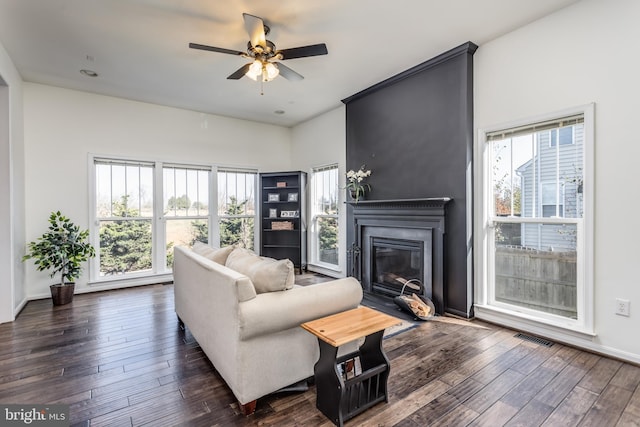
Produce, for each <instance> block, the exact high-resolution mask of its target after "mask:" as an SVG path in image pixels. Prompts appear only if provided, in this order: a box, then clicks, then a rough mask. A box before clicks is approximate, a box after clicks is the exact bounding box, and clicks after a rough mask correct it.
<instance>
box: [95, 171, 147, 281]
mask: <svg viewBox="0 0 640 427" xmlns="http://www.w3.org/2000/svg"><path fill="white" fill-rule="evenodd" d="M95 173H96V219H97V222H98V224H99V225H98V234H99V250H98V251H97V256H96V262H97V263H98V266H99V267H98V271H99V276H100V277H104V276H114V275H123V274H129V273H138V272H145V271H150V270H151V269H152V267H153V262H152V247H153V241H152V229H153V224H152V220H153V202H154V198H153V173H154V165H153V164H151V163H140V162H121V161H108V160H96V161H95Z"/></svg>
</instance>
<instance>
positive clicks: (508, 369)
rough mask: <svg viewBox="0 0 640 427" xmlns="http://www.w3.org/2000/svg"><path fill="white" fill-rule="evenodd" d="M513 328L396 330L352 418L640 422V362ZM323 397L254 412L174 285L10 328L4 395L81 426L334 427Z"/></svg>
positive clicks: (87, 300) (119, 293) (399, 426)
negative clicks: (57, 408)
mask: <svg viewBox="0 0 640 427" xmlns="http://www.w3.org/2000/svg"><path fill="white" fill-rule="evenodd" d="M318 277H319V276H318ZM318 277H316V276H312V277H311V278H310V279H309V280H310V281H312V282H313V281H316V280H319V279H318ZM514 335H515V331H513V330H509V329H506V328H502V327H500V326H497V325H491V324H488V323H485V322H481V321H477V320H474V321H465V320H460V319H454V318H448V317H441V318H440V317H436V318H434V319H432V321H428V322H423V323H421V324H420V325H419V326H418V327H416V328H414V329H412V330H409V331H407V332H403V333H401V334H399V335H395V336H393V337H390V338H386V339H384V341H383V348H384V350H385V352H386V354H387V357H388V358H389V360H390V362H391V374H390V377H389V384H388V389H389V403H386V404H385V403H381V404H378V405H376V406H374V407H373V408H370V409H368V410H367V411H365V412H364V413H362V414H360V415H358V416H357V417H355V418H354V419H352V420H349V421H348V422H347V427H354V426H366V427H370V426H389V427H391V426H396V427H423V426H426V425H429V426H455V427H458V426H467V425H477V426H480V425H491V426H492V427H493V426H501V425H508V426H515V425H522V426H537V425H544V426H546V427H550V426H562V427H570V426H576V425H580V424H581V423H582V424H583V425H598V426H608V425H611V426H614V425H618V426H627V425H629V426H634V425H638V424H637V421H638V420H639V419H640V367H638V366H635V365H632V364H628V363H622V362H619V361H615V360H612V359H609V358H606V357H602V356H598V355H594V354H591V353H588V352H583V351H580V350H577V349H575V348H571V347H567V346H563V345H561V344H558V343H555V344H554V345H553V346H552V347H544V346H540V345H538V344H535V343H532V342H528V341H526V340H521V339H518V338H515V337H514ZM315 401H316V390H315V386H314V385H311V386H310V387H309V389H308V390H307V391H304V392H299V393H276V394H272V395H269V396H265V397H263V398H261V399H259V400H258V405H257V409H256V412H255V414H254V415H252V416H249V417H245V416H243V415H242V414H241V412H240V408H239V407H238V403H237V401H236V399H235V397H234V396H233V393H232V392H231V390H230V389H229V387H228V386H227V385H226V384H225V382H224V381H223V380H222V378H221V377H220V375H219V374H218V373H217V372H216V371H215V368H214V367H213V365H212V364H211V362H210V361H209V360H208V359H207V357H206V355H205V354H204V352H203V351H202V349H201V348H200V347H199V345H198V343H197V342H196V341H195V340H194V338H193V336H192V335H191V334H190V332H189V330H188V329H187V330H183V329H181V328H180V327H179V326H178V324H177V320H176V316H175V312H174V309H173V288H172V285H152V286H144V287H139V288H128V289H121V290H116V291H105V292H98V293H94V294H81V295H76V296H75V298H74V301H73V302H72V303H71V304H68V305H66V306H61V307H53V306H52V305H51V301H50V300H38V301H31V302H29V303H28V304H27V305H26V307H25V308H24V309H23V311H22V312H21V313H20V314H19V316H18V318H17V319H16V321H15V322H12V323H8V324H1V325H0V402H11V403H24V404H36V403H47V404H53V403H64V404H68V405H70V416H71V423H72V425H73V426H74V427H75V426H78V427H80V426H82V427H95V426H109V427H111V426H143V425H146V426H153V427H157V426H165V425H166V426H173V425H185V426H195V427H198V426H203V427H205V426H206V427H210V426H221V427H228V426H239V427H240V426H242V427H246V426H278V427H280V426H284V427H286V426H304V427H306V426H314V427H329V426H332V425H333V424H332V423H331V422H330V421H329V420H328V419H327V418H326V417H325V416H324V415H323V414H322V413H320V412H319V411H318V409H317V408H316V405H315Z"/></svg>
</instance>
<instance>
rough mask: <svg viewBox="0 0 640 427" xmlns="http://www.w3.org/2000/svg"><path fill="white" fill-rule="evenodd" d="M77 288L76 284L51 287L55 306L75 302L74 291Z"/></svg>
mask: <svg viewBox="0 0 640 427" xmlns="http://www.w3.org/2000/svg"><path fill="white" fill-rule="evenodd" d="M75 288H76V284H75V283H65V284H64V285H51V286H49V289H51V299H52V300H53V305H65V304H69V303H70V302H71V301H73V291H74V290H75Z"/></svg>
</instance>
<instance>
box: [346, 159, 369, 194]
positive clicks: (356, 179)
mask: <svg viewBox="0 0 640 427" xmlns="http://www.w3.org/2000/svg"><path fill="white" fill-rule="evenodd" d="M369 176H371V170H367V168H366V165H362V166H360V169H358V170H357V171H354V170H350V171H349V172H347V185H346V189H347V190H349V194H350V195H351V198H352V199H353V200H354V201H355V202H356V203H358V200H360V199H363V198H364V195H365V193H366V192H367V191H371V185H369V184H368V183H366V182H364V180H365V178H368V177H369Z"/></svg>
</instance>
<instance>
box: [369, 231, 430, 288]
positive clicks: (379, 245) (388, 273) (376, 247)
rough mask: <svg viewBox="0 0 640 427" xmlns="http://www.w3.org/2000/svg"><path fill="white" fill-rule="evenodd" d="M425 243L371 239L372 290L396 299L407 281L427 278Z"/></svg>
mask: <svg viewBox="0 0 640 427" xmlns="http://www.w3.org/2000/svg"><path fill="white" fill-rule="evenodd" d="M424 264H425V262H424V244H423V242H422V241H418V240H405V239H389V238H381V237H373V238H372V239H371V267H370V272H371V275H370V279H371V291H372V292H374V293H378V294H382V295H389V296H391V297H394V296H397V295H399V294H400V292H401V291H402V287H403V285H404V284H405V283H406V282H407V281H408V280H413V279H417V280H420V281H422V279H423V278H424Z"/></svg>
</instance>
